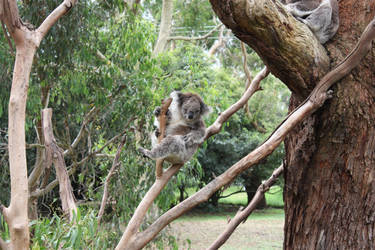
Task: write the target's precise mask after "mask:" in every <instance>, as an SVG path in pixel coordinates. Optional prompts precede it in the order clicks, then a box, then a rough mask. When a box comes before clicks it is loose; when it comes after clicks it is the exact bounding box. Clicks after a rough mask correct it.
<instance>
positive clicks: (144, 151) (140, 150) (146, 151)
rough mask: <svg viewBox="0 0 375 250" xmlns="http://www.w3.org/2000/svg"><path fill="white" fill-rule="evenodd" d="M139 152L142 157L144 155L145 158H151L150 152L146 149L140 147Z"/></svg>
mask: <svg viewBox="0 0 375 250" xmlns="http://www.w3.org/2000/svg"><path fill="white" fill-rule="evenodd" d="M137 150H138V152H139V153H141V155H142V156H143V157H147V158H148V157H149V156H148V152H149V150H147V149H144V148H142V147H139V148H138V149H137Z"/></svg>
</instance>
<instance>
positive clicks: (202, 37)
mask: <svg viewBox="0 0 375 250" xmlns="http://www.w3.org/2000/svg"><path fill="white" fill-rule="evenodd" d="M221 26H223V24H222V23H221V24H219V25H217V26H216V27H214V28H213V29H212V30H210V31H209V32H208V33H207V34H205V35H203V36H194V37H188V36H171V37H168V41H172V40H183V41H196V40H204V39H206V38H208V37H209V36H210V35H212V34H213V33H214V32H215V31H216V30H217V29H219V28H220V27H221Z"/></svg>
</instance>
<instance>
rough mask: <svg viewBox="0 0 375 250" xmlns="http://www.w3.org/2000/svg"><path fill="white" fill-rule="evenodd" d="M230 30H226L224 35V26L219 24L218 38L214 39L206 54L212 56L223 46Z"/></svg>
mask: <svg viewBox="0 0 375 250" xmlns="http://www.w3.org/2000/svg"><path fill="white" fill-rule="evenodd" d="M230 32H231V31H230V30H228V31H227V33H226V35H225V36H224V26H221V28H220V33H219V39H218V40H216V41H215V43H214V44H213V45H212V46H211V48H210V49H209V51H208V55H210V56H213V55H214V54H215V53H216V51H218V50H219V49H220V48H221V47H224V45H225V43H226V42H227V40H228V39H229V34H230Z"/></svg>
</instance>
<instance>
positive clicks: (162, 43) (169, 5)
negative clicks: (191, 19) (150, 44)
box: [153, 0, 173, 56]
mask: <svg viewBox="0 0 375 250" xmlns="http://www.w3.org/2000/svg"><path fill="white" fill-rule="evenodd" d="M172 16H173V1H172V0H163V7H162V11H161V20H160V30H159V36H158V40H157V41H156V44H155V47H154V51H153V55H154V56H156V55H158V54H159V53H161V52H163V51H164V50H165V47H166V46H167V43H168V38H169V36H170V35H171V31H172Z"/></svg>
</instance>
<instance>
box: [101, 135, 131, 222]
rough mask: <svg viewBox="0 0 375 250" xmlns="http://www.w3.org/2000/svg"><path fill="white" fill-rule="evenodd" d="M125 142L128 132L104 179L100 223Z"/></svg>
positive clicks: (123, 137)
mask: <svg viewBox="0 0 375 250" xmlns="http://www.w3.org/2000/svg"><path fill="white" fill-rule="evenodd" d="M125 142H126V134H124V135H123V136H122V139H121V142H120V144H119V145H118V147H117V152H116V155H115V159H114V160H113V163H112V167H111V169H110V170H109V172H108V175H107V177H106V178H105V181H104V191H103V197H102V202H101V204H100V209H99V213H98V224H100V221H101V219H102V217H103V214H104V209H105V206H106V203H107V198H108V186H109V182H110V180H111V178H112V175H113V174H114V172H115V170H116V168H117V166H119V165H120V163H119V160H120V155H121V150H122V148H123V147H124V144H125Z"/></svg>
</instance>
